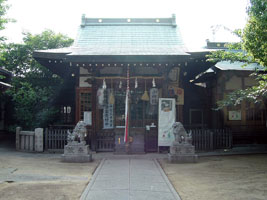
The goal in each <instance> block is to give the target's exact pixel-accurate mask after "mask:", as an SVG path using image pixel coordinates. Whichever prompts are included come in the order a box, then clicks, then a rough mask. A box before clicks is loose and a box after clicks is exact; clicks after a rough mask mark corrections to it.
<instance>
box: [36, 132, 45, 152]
mask: <svg viewBox="0 0 267 200" xmlns="http://www.w3.org/2000/svg"><path fill="white" fill-rule="evenodd" d="M34 140H35V141H34V143H35V151H36V152H43V151H44V129H43V128H36V129H35V130H34Z"/></svg>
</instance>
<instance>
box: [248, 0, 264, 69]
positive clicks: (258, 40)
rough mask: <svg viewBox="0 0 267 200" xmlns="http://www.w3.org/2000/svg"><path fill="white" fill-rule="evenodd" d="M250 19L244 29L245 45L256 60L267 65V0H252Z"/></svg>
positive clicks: (249, 11) (249, 10)
mask: <svg viewBox="0 0 267 200" xmlns="http://www.w3.org/2000/svg"><path fill="white" fill-rule="evenodd" d="M250 2H251V6H250V7H249V8H248V15H249V20H248V23H247V25H246V27H245V29H244V34H243V47H244V49H245V50H246V51H247V52H248V55H249V56H251V57H252V58H253V59H254V60H255V61H256V62H258V63H260V64H261V65H262V66H267V42H266V41H267V0H250Z"/></svg>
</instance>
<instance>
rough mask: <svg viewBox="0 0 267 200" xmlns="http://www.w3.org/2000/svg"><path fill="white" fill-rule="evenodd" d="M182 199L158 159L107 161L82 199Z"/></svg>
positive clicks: (98, 169)
mask: <svg viewBox="0 0 267 200" xmlns="http://www.w3.org/2000/svg"><path fill="white" fill-rule="evenodd" d="M106 199H109V200H154V199H156V200H180V197H179V195H178V194H177V193H176V191H175V190H174V188H173V187H172V185H171V184H170V182H169V180H168V178H167V176H166V175H165V173H164V172H163V170H162V169H161V167H160V165H159V164H158V162H157V161H156V160H154V159H135V158H124V159H104V160H102V162H101V163H100V165H99V167H98V168H97V170H96V172H95V173H94V175H93V177H92V178H91V180H90V182H89V184H88V186H87V187H86V189H85V190H84V192H83V194H82V196H81V200H106Z"/></svg>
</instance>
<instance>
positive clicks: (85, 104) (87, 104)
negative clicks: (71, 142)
mask: <svg viewBox="0 0 267 200" xmlns="http://www.w3.org/2000/svg"><path fill="white" fill-rule="evenodd" d="M91 110H92V98H91V93H89V92H81V93H80V120H83V113H84V112H85V111H91Z"/></svg>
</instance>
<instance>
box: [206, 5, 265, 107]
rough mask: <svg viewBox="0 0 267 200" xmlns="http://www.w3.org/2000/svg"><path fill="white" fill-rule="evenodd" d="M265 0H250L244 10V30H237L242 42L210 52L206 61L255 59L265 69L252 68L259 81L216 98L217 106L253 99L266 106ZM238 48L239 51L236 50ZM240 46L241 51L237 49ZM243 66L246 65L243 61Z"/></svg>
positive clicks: (247, 61) (248, 61)
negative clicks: (263, 70)
mask: <svg viewBox="0 0 267 200" xmlns="http://www.w3.org/2000/svg"><path fill="white" fill-rule="evenodd" d="M266 8H267V0H250V6H249V7H248V10H247V13H248V16H249V20H248V22H247V24H246V26H245V28H244V30H243V31H242V30H236V31H235V34H237V35H238V36H240V38H241V42H240V43H235V44H229V45H228V48H229V49H230V50H232V51H217V52H213V53H212V54H211V55H209V59H208V60H209V61H213V62H218V61H222V60H228V61H231V62H234V61H242V62H245V63H258V64H259V65H261V66H262V67H264V69H265V72H264V73H262V72H255V73H253V74H252V75H253V76H256V79H257V80H258V84H257V85H255V86H253V87H250V88H247V89H244V90H238V91H234V92H233V93H230V94H229V95H228V96H227V97H226V98H225V99H223V100H221V101H219V102H218V109H221V108H223V107H225V106H232V105H234V106H235V105H238V104H240V103H241V102H242V101H244V100H247V101H252V102H254V103H259V102H263V103H264V105H265V108H266V107H267V74H266V72H267V43H266V41H267V10H266ZM236 50H238V51H236ZM240 50H242V51H240ZM244 67H245V65H244Z"/></svg>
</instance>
